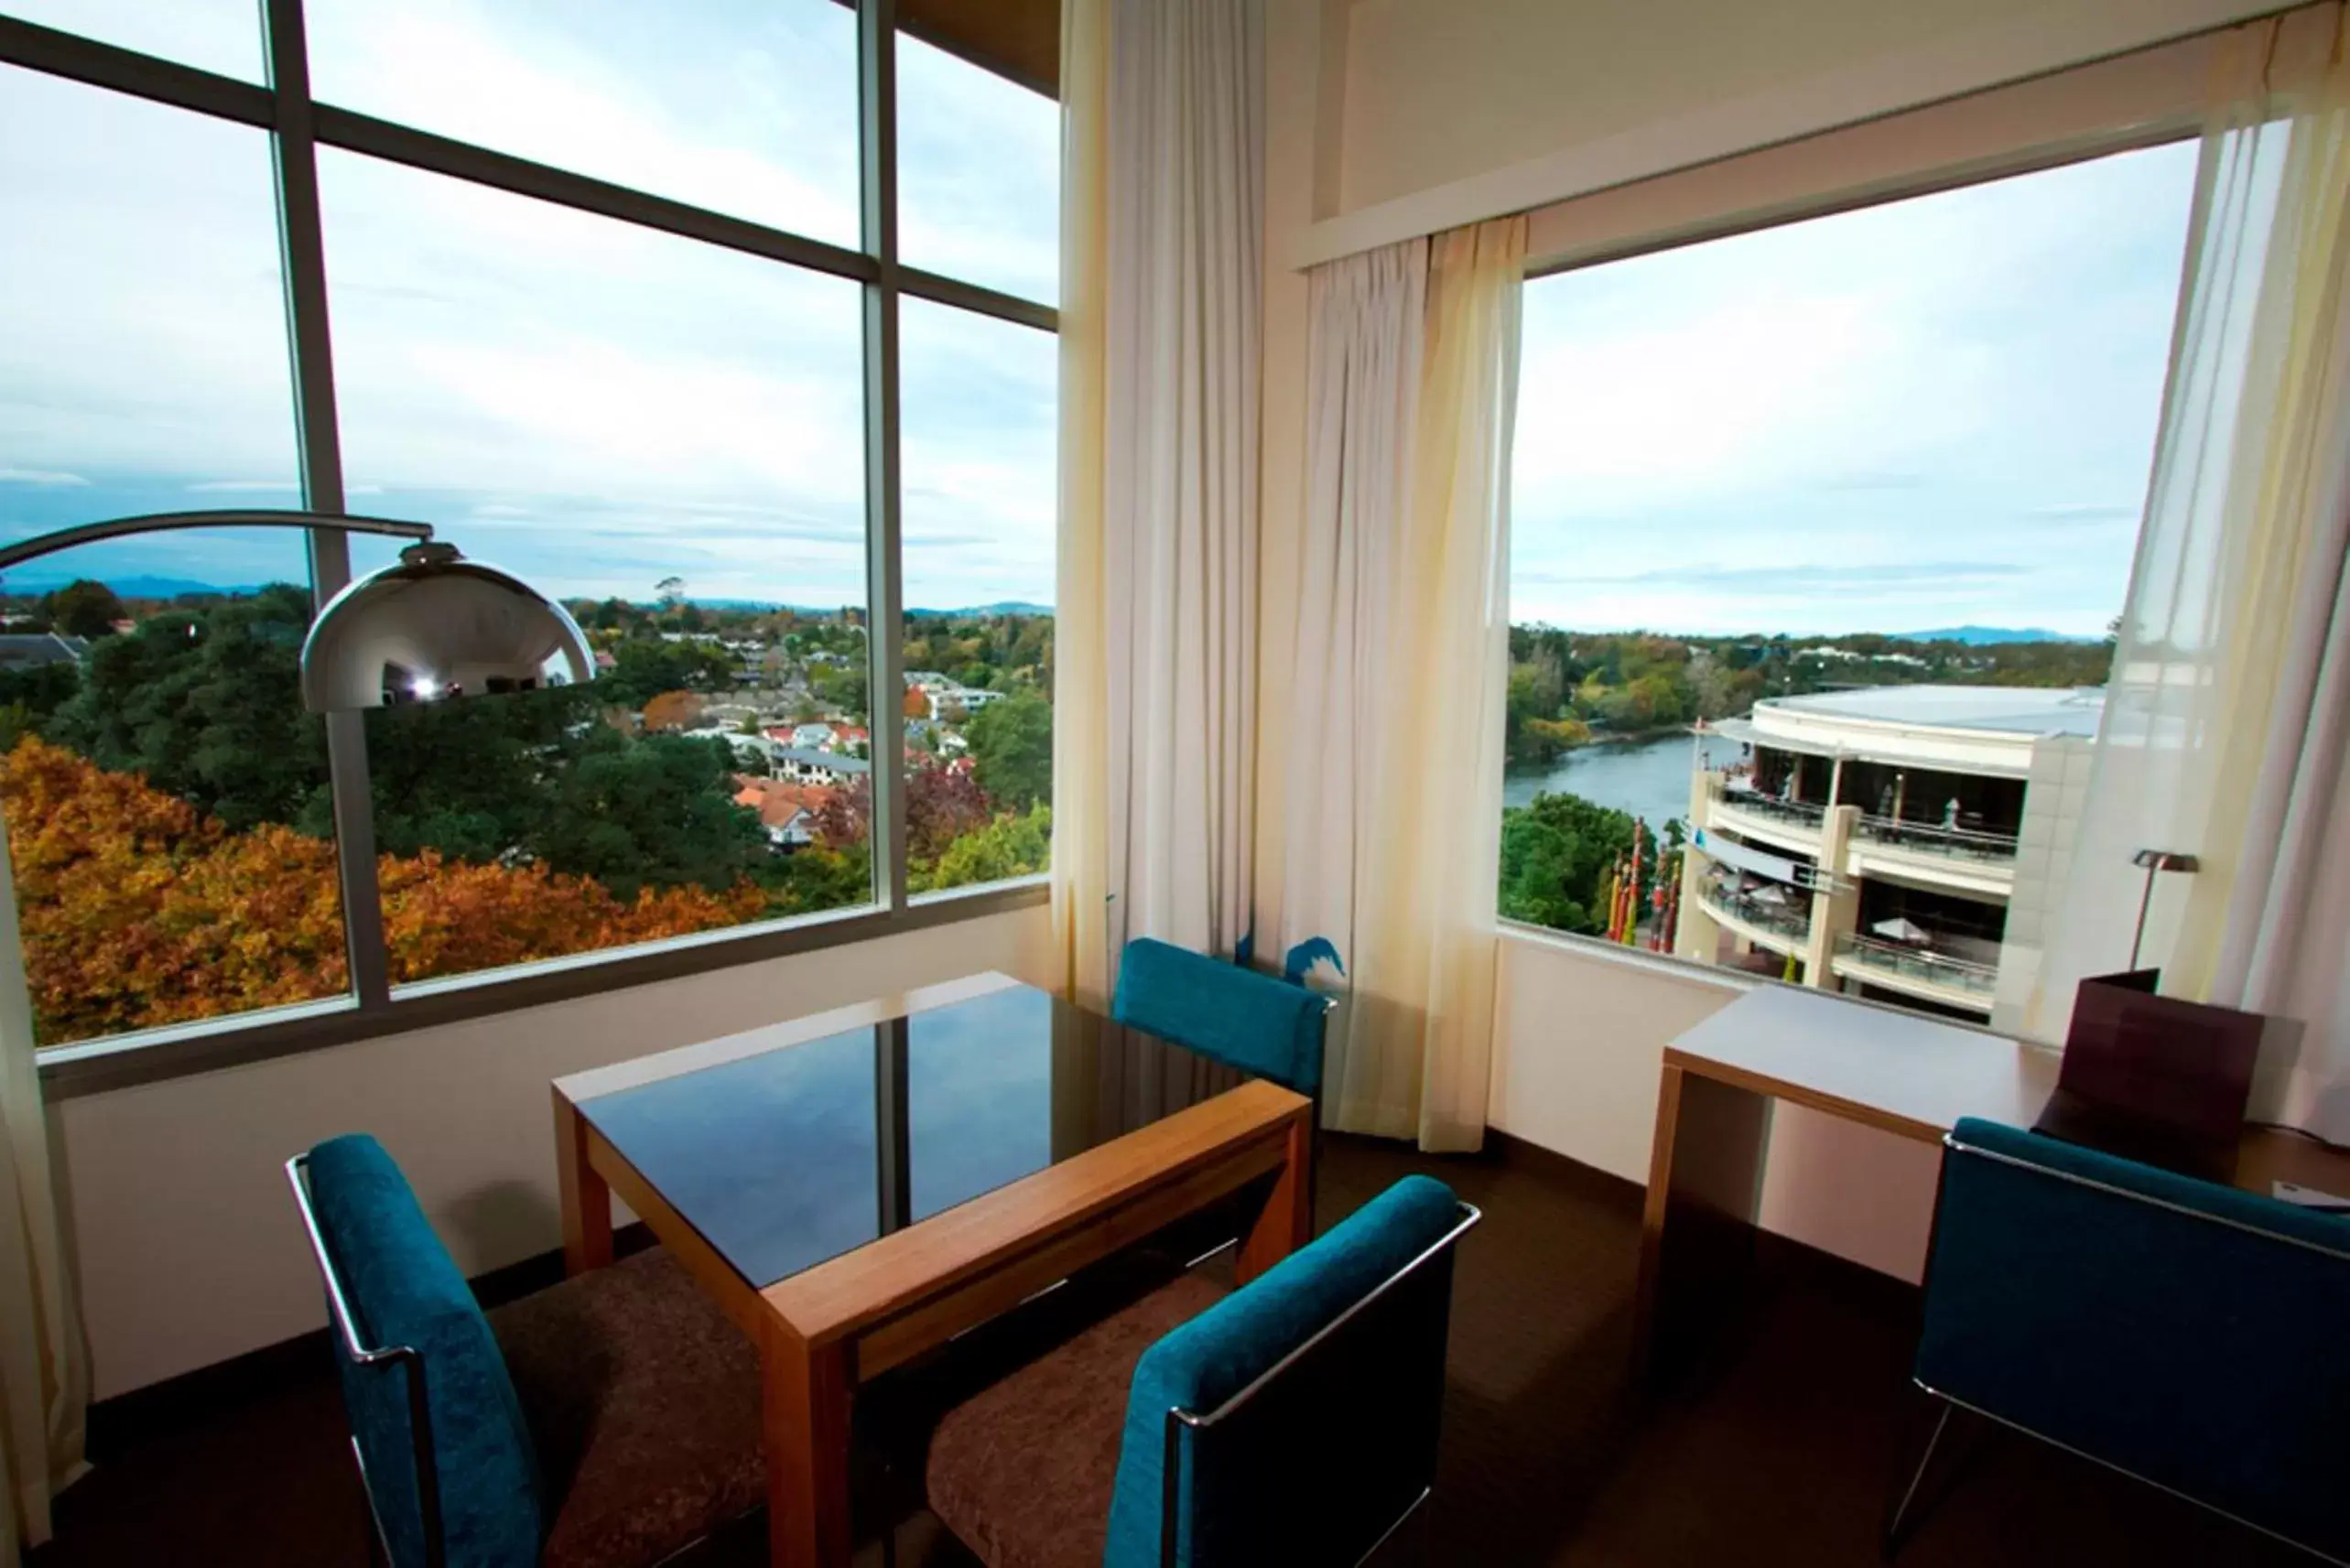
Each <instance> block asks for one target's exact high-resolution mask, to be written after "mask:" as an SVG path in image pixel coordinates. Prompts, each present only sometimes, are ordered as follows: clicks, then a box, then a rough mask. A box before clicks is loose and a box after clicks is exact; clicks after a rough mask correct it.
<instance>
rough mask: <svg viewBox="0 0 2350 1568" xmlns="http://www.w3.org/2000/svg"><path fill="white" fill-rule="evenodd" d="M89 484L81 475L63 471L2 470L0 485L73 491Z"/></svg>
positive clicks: (0, 469) (0, 472) (0, 471)
mask: <svg viewBox="0 0 2350 1568" xmlns="http://www.w3.org/2000/svg"><path fill="white" fill-rule="evenodd" d="M89 482H90V481H88V480H86V479H84V478H82V477H81V475H80V474H78V473H67V472H65V471H64V470H61V469H8V468H0V484H30V485H38V487H40V488H41V489H43V490H72V489H76V488H79V487H81V486H84V485H87V484H88V483H89Z"/></svg>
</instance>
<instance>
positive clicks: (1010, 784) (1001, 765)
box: [969, 691, 1053, 811]
mask: <svg viewBox="0 0 2350 1568" xmlns="http://www.w3.org/2000/svg"><path fill="white" fill-rule="evenodd" d="M969 741H970V743H971V760H972V762H973V764H974V766H975V767H976V768H977V770H978V773H979V782H980V788H982V789H984V790H986V791H987V793H988V795H990V797H991V798H992V799H993V800H994V801H995V803H996V804H997V805H998V806H1003V807H1006V808H1008V809H1010V810H1013V811H1026V810H1028V809H1029V808H1030V807H1032V806H1040V805H1041V806H1049V805H1051V804H1052V800H1053V705H1052V703H1051V702H1050V701H1048V700H1046V699H1045V697H1041V696H1039V695H1038V694H1037V693H1035V692H1034V691H1018V692H1014V693H1013V694H1012V695H1011V696H1009V697H998V698H997V699H996V700H995V701H993V702H991V703H989V704H988V705H987V706H986V707H985V708H980V710H979V712H978V713H977V714H975V715H973V716H972V719H971V723H970V730H969Z"/></svg>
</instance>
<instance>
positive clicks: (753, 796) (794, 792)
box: [734, 773, 834, 853]
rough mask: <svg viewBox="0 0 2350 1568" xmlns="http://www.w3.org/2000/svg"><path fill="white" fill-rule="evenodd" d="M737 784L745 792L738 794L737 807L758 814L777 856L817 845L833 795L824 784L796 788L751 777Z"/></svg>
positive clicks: (741, 778)
mask: <svg viewBox="0 0 2350 1568" xmlns="http://www.w3.org/2000/svg"><path fill="white" fill-rule="evenodd" d="M735 783H737V784H740V785H742V788H741V789H739V790H737V791H736V792H735V795H734V804H735V805H737V806H749V807H750V808H751V809H752V810H753V811H756V812H757V813H758V814H759V826H760V827H761V828H762V830H763V831H764V832H765V833H766V835H767V844H768V847H769V848H770V849H774V850H775V851H776V852H777V853H785V852H788V851H790V850H793V849H805V848H806V847H807V845H809V844H812V843H814V842H815V840H816V822H817V818H818V816H819V815H821V814H822V812H823V810H824V808H825V806H827V805H828V804H829V803H830V802H831V800H832V798H833V794H834V792H833V791H832V790H831V789H829V788H828V787H827V786H825V785H822V784H794V783H791V782H789V781H787V780H784V779H769V778H759V777H756V776H753V775H752V774H748V773H738V774H736V775H735Z"/></svg>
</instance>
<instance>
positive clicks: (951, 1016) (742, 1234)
mask: <svg viewBox="0 0 2350 1568" xmlns="http://www.w3.org/2000/svg"><path fill="white" fill-rule="evenodd" d="M740 1038H741V1040H742V1041H743V1042H744V1043H745V1049H744V1050H743V1051H742V1052H739V1053H735V1054H731V1057H729V1059H720V1060H716V1061H713V1062H711V1063H710V1064H709V1065H689V1066H688V1067H686V1068H685V1070H682V1071H677V1072H675V1073H673V1074H668V1075H666V1076H653V1077H651V1078H650V1079H649V1081H643V1082H636V1083H633V1084H628V1085H626V1086H625V1087H616V1088H612V1089H611V1090H609V1091H608V1092H604V1093H594V1092H592V1088H591V1087H590V1086H589V1085H588V1084H586V1083H585V1082H583V1083H582V1085H581V1087H582V1089H583V1090H585V1091H587V1092H585V1093H583V1094H582V1095H581V1096H580V1097H579V1098H578V1104H579V1114H580V1115H582V1116H584V1117H585V1118H586V1119H588V1120H589V1121H590V1123H592V1124H593V1125H594V1127H595V1129H596V1130H597V1131H599V1132H601V1134H602V1135H603V1136H604V1138H605V1140H606V1141H609V1142H610V1143H611V1144H612V1148H613V1149H614V1150H615V1151H617V1152H619V1153H620V1155H621V1156H622V1157H623V1159H625V1160H627V1161H628V1162H629V1163H630V1164H631V1165H633V1166H634V1167H635V1168H636V1171H637V1173H639V1174H641V1175H642V1176H644V1179H645V1180H646V1181H647V1182H649V1183H651V1184H652V1185H653V1187H654V1189H655V1191H657V1192H658V1193H659V1194H660V1195H661V1196H662V1197H663V1198H664V1199H666V1201H667V1202H668V1204H669V1205H670V1206H671V1207H673V1208H675V1209H676V1210H677V1214H678V1215H679V1217H682V1218H683V1219H684V1220H685V1221H686V1223H688V1225H691V1226H692V1227H694V1228H695V1229H696V1230H697V1231H699V1232H700V1234H701V1236H702V1238H703V1239H705V1240H707V1241H708V1242H709V1244H710V1245H711V1247H713V1248H714V1249H717V1251H718V1253H719V1255H720V1257H722V1258H724V1259H725V1260H727V1261H728V1262H729V1263H730V1264H731V1265H733V1267H734V1269H735V1271H736V1272H738V1273H740V1274H741V1275H742V1277H743V1279H744V1280H745V1281H749V1282H750V1283H751V1284H752V1285H753V1286H754V1287H759V1288H764V1287H765V1286H767V1285H771V1284H773V1283H774V1282H775V1281H778V1280H781V1279H785V1278H786V1277H788V1276H790V1275H792V1274H796V1273H797V1272H799V1271H802V1270H804V1269H807V1268H811V1267H813V1266H815V1265H816V1264H818V1263H821V1262H824V1261H825V1260H828V1259H830V1258H837V1257H839V1255H840V1254H842V1253H844V1252H848V1251H851V1250H853V1249H856V1248H858V1247H861V1246H863V1245H864V1244H865V1243H866V1242H869V1241H872V1240H873V1239H875V1238H878V1237H881V1236H883V1235H885V1234H887V1233H889V1232H891V1231H893V1230H899V1229H903V1228H904V1227H906V1226H909V1225H912V1224H915V1222H917V1221H919V1220H923V1219H926V1218H928V1217H930V1216H932V1215H935V1214H937V1213H939V1212H940V1211H941V1210H943V1209H948V1208H952V1207H954V1206H956V1205H957V1204H960V1203H965V1202H968V1201H969V1200H970V1199H972V1198H975V1197H978V1196H980V1195H981V1194H983V1193H988V1192H992V1191H994V1190H995V1189H996V1188H998V1187H1002V1186H1004V1185H1007V1184H1010V1183H1013V1182H1015V1181H1018V1180H1019V1179H1020V1178H1021V1177H1023V1176H1026V1175H1029V1174H1032V1173H1034V1172H1037V1171H1041V1170H1043V1169H1045V1167H1046V1166H1048V1165H1052V1164H1055V1163H1057V1162H1060V1161H1063V1160H1067V1159H1068V1158H1070V1157H1071V1156H1073V1155H1076V1154H1079V1153H1082V1152H1085V1151H1086V1150H1088V1149H1091V1148H1095V1147H1097V1146H1099V1145H1100V1144H1103V1143H1107V1142H1109V1141H1110V1140H1112V1139H1115V1138H1118V1137H1121V1136H1122V1135H1123V1134H1125V1133H1128V1132H1132V1131H1134V1130H1137V1129H1139V1128H1141V1127H1143V1126H1146V1125H1148V1124H1149V1123H1151V1122H1153V1121H1158V1120H1161V1119H1164V1118H1166V1117H1169V1116H1172V1115H1174V1114H1175V1112H1177V1111H1179V1110H1182V1109H1184V1108H1186V1107H1187V1106H1191V1105H1196V1104H1197V1103H1199V1102H1200V1101H1202V1100H1205V1099H1209V1098H1213V1097H1215V1096H1216V1095H1218V1094H1221V1093H1223V1092H1224V1091H1225V1090H1227V1089H1229V1088H1232V1087H1236V1086H1238V1085H1239V1084H1240V1083H1242V1082H1244V1081H1245V1080H1246V1076H1247V1075H1245V1074H1242V1073H1240V1072H1239V1071H1237V1070H1235V1069H1233V1068H1231V1067H1228V1066H1225V1065H1222V1064H1220V1063H1218V1062H1215V1061H1212V1060H1210V1059H1209V1058H1207V1057H1206V1056H1201V1055H1198V1054H1194V1053H1193V1052H1190V1051H1187V1050H1186V1049H1184V1048H1183V1047H1181V1046H1179V1045H1175V1044H1172V1043H1170V1042H1168V1041H1164V1040H1161V1039H1159V1038H1157V1037H1156V1036H1154V1035H1151V1034H1146V1033H1143V1032H1142V1031H1140V1030H1135V1029H1129V1028H1127V1027H1125V1026H1123V1025H1121V1024H1118V1023H1114V1022H1110V1020H1109V1019H1106V1018H1103V1017H1100V1016H1099V1014H1096V1013H1092V1012H1088V1011H1085V1010H1084V1009H1082V1008H1078V1007H1073V1006H1071V1005H1069V1004H1068V1003H1067V1002H1065V1001H1062V1000H1060V999H1059V998H1057V997H1055V996H1053V995H1051V994H1050V993H1049V992H1045V991H1042V990H1038V989H1034V987H1030V986H1023V985H1019V984H1016V983H1013V982H1011V981H1003V982H1002V985H1001V988H1000V989H992V990H988V991H986V992H985V993H984V994H980V995H975V996H969V997H967V998H965V999H964V1000H957V1001H952V1002H949V1003H947V1004H946V1005H942V1006H937V1007H932V1008H927V1009H925V1010H923V1011H915V1012H912V1013H909V1014H907V1015H906V1016H904V1017H898V1018H891V1019H886V1020H884V1021H883V1022H878V1023H874V1024H872V1025H869V1026H862V1027H858V1028H854V1029H850V1030H846V1031H843V1032H841V1033H832V1034H827V1035H824V1036H822V1037H820V1038H818V1039H808V1040H802V1041H800V1042H798V1043H797V1044H778V1045H774V1046H773V1047H770V1048H765V1049H760V1048H758V1047H757V1044H756V1040H757V1034H756V1032H754V1033H753V1034H751V1035H745V1036H742V1037H740ZM718 1044H721V1045H724V1044H731V1043H726V1042H721V1043H718ZM703 1049H704V1048H700V1047H689V1048H688V1051H685V1052H677V1053H669V1055H670V1056H673V1057H677V1058H679V1059H680V1060H684V1061H691V1060H693V1059H694V1053H695V1052H697V1051H702V1050H703ZM718 1054H720V1056H728V1054H727V1053H725V1052H720V1053H718ZM662 1061H663V1058H662V1057H659V1056H655V1057H651V1058H647V1059H646V1063H645V1065H647V1066H651V1067H654V1068H655V1069H657V1068H658V1065H659V1064H661V1062H662ZM590 1076H592V1075H583V1079H584V1078H586V1077H590Z"/></svg>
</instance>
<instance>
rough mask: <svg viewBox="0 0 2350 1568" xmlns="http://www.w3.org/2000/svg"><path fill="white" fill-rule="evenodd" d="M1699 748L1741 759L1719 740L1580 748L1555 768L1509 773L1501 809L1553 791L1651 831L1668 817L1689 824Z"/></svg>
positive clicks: (1720, 757) (1682, 738)
mask: <svg viewBox="0 0 2350 1568" xmlns="http://www.w3.org/2000/svg"><path fill="white" fill-rule="evenodd" d="M1698 745H1702V746H1704V747H1706V750H1707V752H1708V753H1709V755H1710V757H1711V759H1712V760H1713V761H1715V762H1721V761H1727V759H1729V758H1731V757H1734V756H1736V755H1737V753H1738V743H1737V742H1736V741H1729V740H1725V739H1724V738H1722V737H1720V736H1718V735H1708V736H1706V738H1705V739H1704V740H1703V741H1699V740H1697V739H1696V738H1695V737H1693V736H1689V735H1667V736H1664V737H1662V739H1659V740H1655V741H1630V742H1626V743H1624V744H1621V745H1615V744H1600V745H1596V746H1578V747H1576V749H1575V750H1573V751H1571V752H1562V753H1561V754H1560V755H1559V758H1558V760H1557V761H1556V762H1547V763H1538V764H1533V765H1521V766H1517V767H1512V768H1511V769H1509V770H1508V771H1507V772H1506V773H1503V774H1502V778H1501V803H1502V804H1503V805H1504V806H1524V805H1526V804H1527V803H1528V802H1530V801H1532V799H1533V798H1534V796H1535V795H1538V794H1540V793H1541V792H1542V791H1543V790H1549V791H1552V792H1554V793H1556V794H1566V795H1581V796H1582V797H1583V798H1584V799H1586V800H1588V801H1595V802H1597V804H1599V805H1601V806H1614V807H1615V808H1616V809H1617V810H1619V811H1629V812H1630V813H1631V814H1632V815H1633V816H1638V817H1642V818H1645V819H1646V821H1647V822H1648V825H1649V827H1650V829H1651V831H1653V830H1655V829H1657V828H1661V827H1663V826H1664V823H1665V819H1666V818H1668V817H1673V816H1678V817H1680V818H1681V819H1682V820H1683V821H1684V822H1686V821H1687V820H1688V818H1689V770H1690V764H1691V760H1692V749H1693V747H1695V746H1698Z"/></svg>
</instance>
